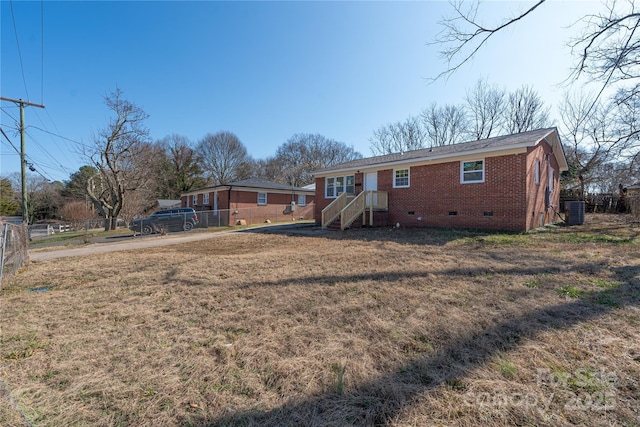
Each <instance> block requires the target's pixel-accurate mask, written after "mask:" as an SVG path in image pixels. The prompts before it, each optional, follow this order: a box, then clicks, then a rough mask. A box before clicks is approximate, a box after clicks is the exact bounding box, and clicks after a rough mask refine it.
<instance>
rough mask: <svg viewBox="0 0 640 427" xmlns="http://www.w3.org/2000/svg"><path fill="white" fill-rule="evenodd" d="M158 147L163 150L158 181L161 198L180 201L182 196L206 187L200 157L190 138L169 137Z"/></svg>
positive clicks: (157, 143) (174, 135)
mask: <svg viewBox="0 0 640 427" xmlns="http://www.w3.org/2000/svg"><path fill="white" fill-rule="evenodd" d="M156 145H157V146H158V147H159V148H160V149H161V154H160V159H159V165H158V169H159V176H158V181H157V183H158V189H157V192H158V196H159V197H161V198H167V199H178V198H180V194H182V193H184V192H187V191H190V190H193V189H195V188H199V187H203V186H204V185H206V181H205V180H204V179H203V178H202V168H201V167H200V162H199V159H198V156H197V154H196V151H195V150H194V149H193V148H192V144H191V142H190V141H189V139H188V138H186V137H184V136H181V135H176V134H173V135H168V136H166V137H164V138H163V139H161V140H159V141H157V142H156Z"/></svg>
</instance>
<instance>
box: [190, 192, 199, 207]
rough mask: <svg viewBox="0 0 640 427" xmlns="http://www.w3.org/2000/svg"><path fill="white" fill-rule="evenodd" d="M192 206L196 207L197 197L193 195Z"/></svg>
mask: <svg viewBox="0 0 640 427" xmlns="http://www.w3.org/2000/svg"><path fill="white" fill-rule="evenodd" d="M191 205H192V206H198V195H197V194H194V195H193V197H192V201H191Z"/></svg>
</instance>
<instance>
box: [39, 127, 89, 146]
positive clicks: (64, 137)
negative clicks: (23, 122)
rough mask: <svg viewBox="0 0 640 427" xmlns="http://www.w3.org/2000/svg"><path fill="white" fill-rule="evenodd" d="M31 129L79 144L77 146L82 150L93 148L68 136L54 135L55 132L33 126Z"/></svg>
mask: <svg viewBox="0 0 640 427" xmlns="http://www.w3.org/2000/svg"><path fill="white" fill-rule="evenodd" d="M29 128H32V129H36V130H39V131H40V132H44V133H48V134H49V135H53V136H55V137H58V138H61V139H64V140H65V141H69V142H73V143H74V144H77V145H79V146H81V147H82V148H91V146H89V145H87V144H85V143H83V142H80V141H76V140H75V139H71V138H67V137H66V136H62V135H60V134H57V133H54V132H51V131H48V130H46V129H42V128H39V127H37V126H33V125H31V126H29Z"/></svg>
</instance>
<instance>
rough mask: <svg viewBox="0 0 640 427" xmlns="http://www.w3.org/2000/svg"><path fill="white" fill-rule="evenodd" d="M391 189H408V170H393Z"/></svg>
mask: <svg viewBox="0 0 640 427" xmlns="http://www.w3.org/2000/svg"><path fill="white" fill-rule="evenodd" d="M393 187H394V188H406V187H409V169H395V170H394V171H393Z"/></svg>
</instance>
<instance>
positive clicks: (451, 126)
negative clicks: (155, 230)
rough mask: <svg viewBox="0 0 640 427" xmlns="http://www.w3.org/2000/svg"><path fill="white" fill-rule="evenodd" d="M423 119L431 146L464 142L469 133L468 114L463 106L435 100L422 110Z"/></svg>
mask: <svg viewBox="0 0 640 427" xmlns="http://www.w3.org/2000/svg"><path fill="white" fill-rule="evenodd" d="M422 121H423V123H424V127H425V130H426V134H427V140H428V142H429V145H430V146H431V147H438V146H442V145H451V144H457V143H459V142H463V140H464V137H465V136H466V133H467V126H468V123H467V114H466V111H465V110H464V108H463V107H461V106H457V105H449V104H447V105H445V106H443V107H439V106H438V105H437V104H436V103H435V102H434V103H433V104H431V107H429V108H428V109H426V110H424V111H423V112H422Z"/></svg>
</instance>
